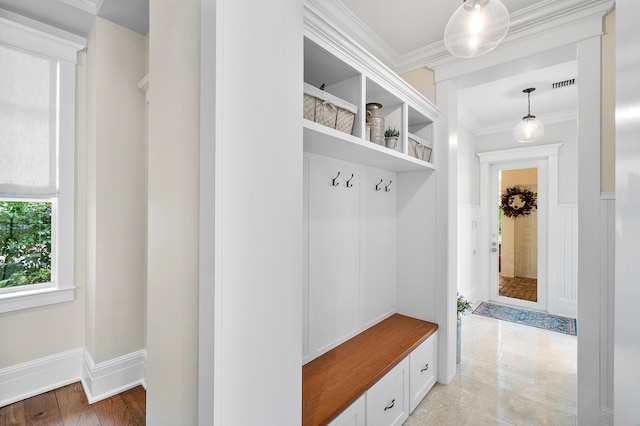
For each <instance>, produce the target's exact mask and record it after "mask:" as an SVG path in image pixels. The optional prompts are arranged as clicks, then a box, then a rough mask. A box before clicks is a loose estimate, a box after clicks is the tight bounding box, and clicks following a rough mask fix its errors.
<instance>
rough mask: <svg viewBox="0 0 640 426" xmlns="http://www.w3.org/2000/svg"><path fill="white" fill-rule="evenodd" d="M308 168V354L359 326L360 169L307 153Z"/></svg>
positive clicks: (344, 337)
mask: <svg viewBox="0 0 640 426" xmlns="http://www.w3.org/2000/svg"><path fill="white" fill-rule="evenodd" d="M308 167H309V170H308V171H309V176H308V179H309V182H308V185H309V223H308V226H309V253H308V256H309V271H308V273H309V289H308V303H309V307H308V309H309V352H310V356H311V357H313V356H314V355H317V354H318V353H321V352H324V351H326V350H327V349H329V348H331V347H333V346H335V345H336V344H338V343H341V341H343V340H345V339H346V338H349V337H351V336H352V335H353V334H354V333H356V332H358V331H360V324H359V311H360V270H359V269H360V268H359V265H360V193H359V191H360V169H359V168H358V166H356V165H355V164H353V163H347V162H343V161H338V160H333V159H330V158H326V157H319V156H309V163H308ZM338 173H339V176H338ZM336 177H337V178H336ZM334 179H335V183H336V185H335V186H334V185H333V183H334ZM347 182H348V184H347Z"/></svg>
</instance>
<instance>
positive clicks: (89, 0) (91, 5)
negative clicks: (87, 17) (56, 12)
mask: <svg viewBox="0 0 640 426" xmlns="http://www.w3.org/2000/svg"><path fill="white" fill-rule="evenodd" d="M50 1H52V0H50ZM58 1H59V2H60V3H64V4H66V5H68V6H71V7H75V8H76V9H78V10H81V11H83V12H86V13H89V14H91V15H94V16H95V15H97V14H98V11H99V10H100V7H101V6H102V2H103V1H104V0H98V1H94V0H58Z"/></svg>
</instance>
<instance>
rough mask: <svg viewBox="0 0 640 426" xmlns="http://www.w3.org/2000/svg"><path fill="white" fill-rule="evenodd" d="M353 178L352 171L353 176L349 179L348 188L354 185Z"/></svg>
mask: <svg viewBox="0 0 640 426" xmlns="http://www.w3.org/2000/svg"><path fill="white" fill-rule="evenodd" d="M352 179H353V173H351V177H350V178H349V180H348V181H347V188H351V187H352V186H353V184H352V183H351V180H352Z"/></svg>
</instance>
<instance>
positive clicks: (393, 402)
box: [384, 399, 396, 411]
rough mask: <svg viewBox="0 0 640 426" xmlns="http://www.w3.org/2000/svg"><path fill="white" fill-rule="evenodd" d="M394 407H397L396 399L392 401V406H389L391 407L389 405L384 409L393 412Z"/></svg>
mask: <svg viewBox="0 0 640 426" xmlns="http://www.w3.org/2000/svg"><path fill="white" fill-rule="evenodd" d="M394 405H396V400H395V399H392V400H391V404H389V405H387V406H386V407H384V411H387V410H391V409H392V408H393V406H394Z"/></svg>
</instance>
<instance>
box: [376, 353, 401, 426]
mask: <svg viewBox="0 0 640 426" xmlns="http://www.w3.org/2000/svg"><path fill="white" fill-rule="evenodd" d="M366 403H367V426H399V425H402V423H403V422H404V421H405V420H407V419H408V418H409V360H408V359H407V358H405V359H404V360H403V361H402V362H400V364H398V365H396V366H395V367H394V368H393V369H392V370H391V371H389V372H388V373H387V374H386V375H385V376H384V377H383V378H382V379H380V380H379V381H378V382H377V383H376V384H375V385H373V386H372V387H371V388H370V389H369V390H368V391H367V393H366Z"/></svg>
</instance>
